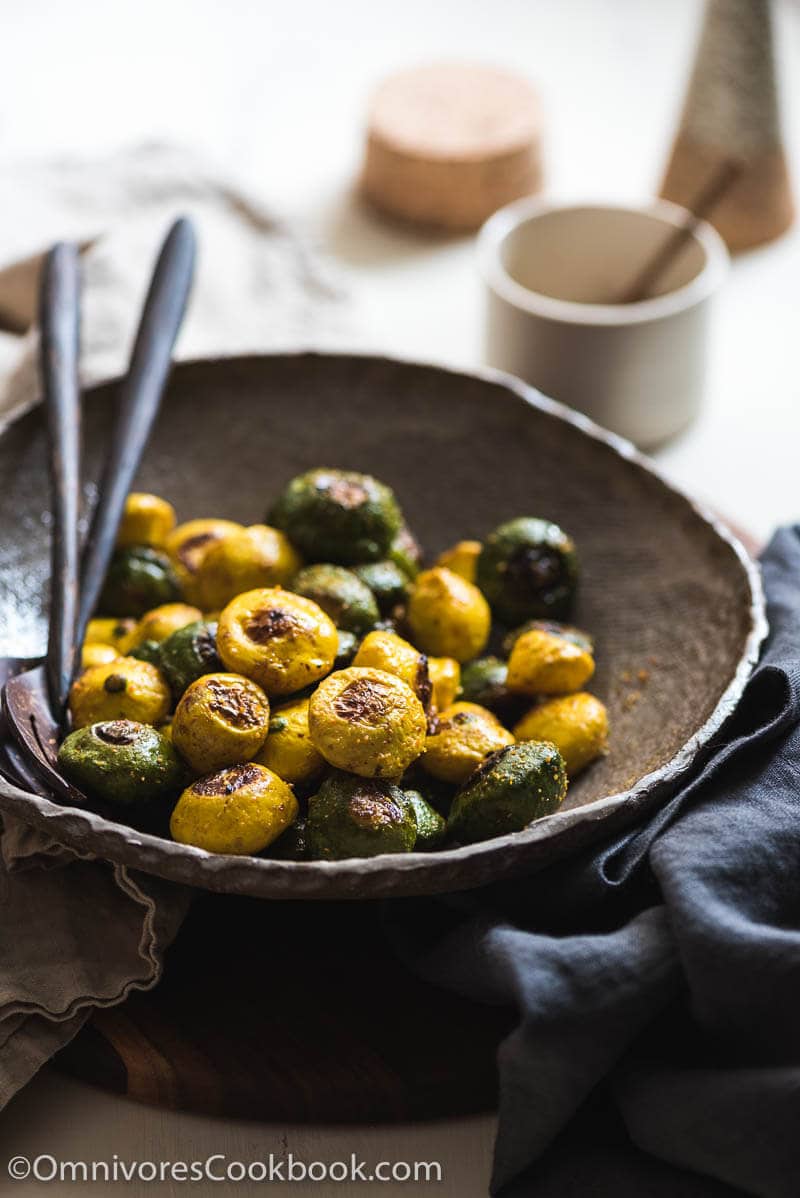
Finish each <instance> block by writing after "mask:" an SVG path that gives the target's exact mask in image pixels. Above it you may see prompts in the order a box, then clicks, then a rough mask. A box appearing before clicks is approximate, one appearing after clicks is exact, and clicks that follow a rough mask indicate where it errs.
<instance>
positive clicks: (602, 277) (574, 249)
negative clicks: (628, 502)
mask: <svg viewBox="0 0 800 1198" xmlns="http://www.w3.org/2000/svg"><path fill="white" fill-rule="evenodd" d="M685 217H686V213H685V210H684V209H683V208H680V207H678V206H677V205H675V204H670V203H667V202H666V201H664V200H657V201H654V202H653V203H651V204H649V205H647V206H646V207H643V208H629V207H624V206H620V205H611V204H602V205H600V204H575V205H569V206H566V205H564V206H561V205H553V204H549V203H547V202H545V201H542V200H538V199H535V198H529V199H524V200H518V201H517V202H516V203H513V204H509V205H508V206H507V207H505V208H501V209H500V210H499V211H498V212H496V213H495V214H494V216H492V217H490V219H489V220H488V221H487V222H486V224H485V225H484V226H483V228H482V229H481V231H480V234H479V238H478V253H479V260H480V267H481V271H482V274H483V278H484V281H485V283H486V288H487V312H486V341H485V355H486V360H487V362H488V363H489V365H490V366H495V367H497V368H499V369H501V370H506V371H509V372H510V373H511V374H516V375H518V376H519V377H520V378H523V379H525V380H526V381H527V382H529V383H532V384H533V385H534V386H536V387H538V388H539V389H540V390H541V391H543V392H544V393H545V394H546V395H550V396H552V397H553V398H554V399H559V400H561V401H562V402H563V403H566V404H569V405H570V406H571V407H574V408H577V409H579V410H580V411H582V412H585V413H586V414H587V415H588V416H591V417H592V419H593V420H596V421H597V422H598V424H602V425H605V427H606V428H609V429H611V430H612V431H613V432H616V433H620V434H621V435H622V436H625V437H628V438H630V439H631V440H632V441H634V442H636V444H637V445H640V446H644V447H653V446H655V445H657V444H658V443H659V442H661V441H664V440H665V439H666V438H668V437H670V436H672V435H673V434H674V433H676V432H678V430H679V429H681V428H682V427H683V426H684V425H685V424H687V423H688V422H689V421H690V420H691V419H692V417H693V416H694V415H695V413H696V412H697V409H698V407H699V404H700V400H701V397H702V392H703V386H704V378H705V370H706V356H707V342H708V336H707V334H708V322H709V309H710V301H711V298H712V296H713V295H714V293H715V292H716V291H717V289H718V288H719V286H720V283H721V282H722V280H723V279H724V277H725V274H726V272H727V267H728V252H727V250H726V248H725V244H724V242H723V241H722V238H721V237H720V236H719V234H718V233H717V232H716V230H715V229H713V228H712V227H711V225H709V224H706V223H705V222H701V223H700V224H699V226H698V227H697V229H696V230H695V231H694V232H693V233H692V235H691V237H689V238H688V239H687V240H686V241H685V242H684V244H683V246H682V248H681V250H680V252H679V253H678V254H676V256H675V258H674V259H673V260H672V261H671V263H670V265H669V267H668V268H667V269H666V270H665V271H664V273H663V275H662V276H661V277H660V278H659V280H658V283H657V285H656V286H655V287H654V294H653V296H652V298H648V299H645V300H641V301H639V302H636V303H621V302H619V301H620V299H621V298H622V297H623V295H624V294H625V292H626V291H627V290H628V289H630V287H632V286H633V284H634V282H635V281H636V278H637V276H638V274H639V272H640V271H641V270H642V269H643V268H644V267H645V265H646V264H647V263H648V262H649V261H650V260H651V258H652V257H653V255H654V254H655V253H656V251H657V250H658V249H659V248H661V247H662V245H663V244H664V241H665V239H666V238H667V237H669V235H670V233H671V231H672V230H673V229H674V228H675V227H676V226H678V225H680V224H682V222H683V221H684V219H685Z"/></svg>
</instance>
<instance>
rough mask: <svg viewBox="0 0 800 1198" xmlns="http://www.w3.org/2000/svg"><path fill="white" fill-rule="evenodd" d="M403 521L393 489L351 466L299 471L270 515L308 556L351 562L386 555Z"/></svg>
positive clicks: (342, 562)
mask: <svg viewBox="0 0 800 1198" xmlns="http://www.w3.org/2000/svg"><path fill="white" fill-rule="evenodd" d="M402 522H403V518H402V515H401V513H400V508H399V507H398V505H397V500H396V499H395V497H394V494H393V492H392V491H391V490H390V489H389V487H387V486H385V485H384V484H383V483H381V482H378V480H377V479H376V478H373V477H372V476H371V475H370V474H357V473H355V472H354V471H346V470H323V469H317V470H309V471H308V472H307V473H306V474H300V475H298V477H297V478H293V479H292V481H291V482H290V483H289V484H288V486H287V487H286V488H285V489H284V491H283V493H282V494H281V495H280V497H279V498H278V500H277V501H276V503H275V504H273V506H272V508H271V510H270V512H269V514H268V516H267V523H268V524H272V525H273V526H274V527H275V528H280V529H281V530H282V531H283V532H285V533H286V535H287V537H288V538H289V540H290V541H292V542H293V543H294V544H295V545H296V546H297V548H298V549H299V550H300V552H301V553H302V554H303V555H304V556H305V557H306V558H310V559H311V560H312V561H332V562H338V563H340V564H342V565H345V566H349V565H354V564H356V563H358V562H375V561H379V560H380V559H381V558H382V557H386V555H387V553H388V551H389V547H390V546H391V544H392V542H393V540H394V538H395V536H396V535H397V533H398V532H399V531H400V527H401V525H402Z"/></svg>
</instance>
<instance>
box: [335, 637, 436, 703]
mask: <svg viewBox="0 0 800 1198" xmlns="http://www.w3.org/2000/svg"><path fill="white" fill-rule="evenodd" d="M353 665H354V666H365V667H366V668H367V669H373V670H385V671H386V673H387V674H394V676H395V677H396V678H402V679H403V682H405V683H407V684H408V686H410V687H411V689H412V691H413V692H414V694H415V695H416V696H417V698H418V699H419V701H420V703H421V704H422V706H423V707H424V708H425V709H426V710H427V709H428V707H429V706H430V701H431V692H432V689H433V687H432V684H431V680H430V674H429V672H428V659H427V657H426V656H425V654H424V653H420V651H419V650H418V649H415V648H414V646H413V645H411V644H409V642H408V641H405V640H403V638H402V637H401V636H398V635H397V633H396V632H383V631H381V630H378V631H376V632H370V634H369V635H368V636H365V637H364V639H363V641H362V642H361V644H360V645H359V647H358V653H356V655H355V657H354V658H353Z"/></svg>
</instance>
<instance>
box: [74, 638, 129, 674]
mask: <svg viewBox="0 0 800 1198" xmlns="http://www.w3.org/2000/svg"><path fill="white" fill-rule="evenodd" d="M119 656H120V655H119V653H118V652H117V650H116V649H115V648H114V646H113V645H101V644H100V642H99V641H89V642H88V643H86V642H84V646H83V648H82V649H81V669H82V670H90V669H91V668H92V666H105V665H108V663H109V662H110V661H116V660H117V658H118V657H119Z"/></svg>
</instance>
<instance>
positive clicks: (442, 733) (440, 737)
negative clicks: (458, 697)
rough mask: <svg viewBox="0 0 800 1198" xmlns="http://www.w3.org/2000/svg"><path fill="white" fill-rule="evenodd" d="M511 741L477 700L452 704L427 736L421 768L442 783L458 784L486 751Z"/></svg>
mask: <svg viewBox="0 0 800 1198" xmlns="http://www.w3.org/2000/svg"><path fill="white" fill-rule="evenodd" d="M513 743H514V737H513V736H512V735H511V733H510V732H509V731H508V729H507V728H504V727H503V725H502V724H501V723H500V721H499V720H498V718H497V716H496V715H495V714H494V713H493V712H491V711H488V710H487V708H485V707H480V706H479V705H478V704H477V703H453V705H452V706H451V707H447V708H445V710H444V711H442V712H441V713H440V715H439V722H438V727H437V729H436V731H435V732H434V733H433V735H431V736H429V737H428V739H427V742H426V744H425V756H424V757H423V758H422V767H423V769H425V770H426V771H427V772H428V773H429V774H432V775H433V777H434V778H439V779H440V780H441V781H442V782H455V783H457V784H461V783H462V782H466V780H467V778H469V776H470V775H471V774H472V773H473V771H474V770H476V769H477V768H478V766H479V765H482V764H483V762H484V761H485V760H486V758H487V757H488V756H489V754H490V753H496V752H497V750H498V749H503V748H505V746H506V745H513Z"/></svg>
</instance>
